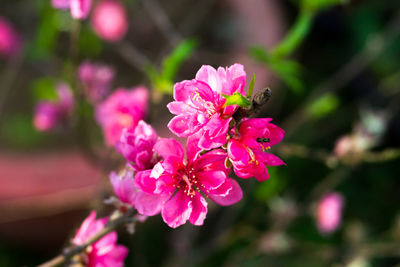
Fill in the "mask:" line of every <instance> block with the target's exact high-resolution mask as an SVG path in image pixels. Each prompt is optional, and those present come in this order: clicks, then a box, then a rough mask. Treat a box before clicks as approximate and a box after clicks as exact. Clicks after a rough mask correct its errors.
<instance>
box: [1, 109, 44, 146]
mask: <svg viewBox="0 0 400 267" xmlns="http://www.w3.org/2000/svg"><path fill="white" fill-rule="evenodd" d="M0 132H1V138H2V141H3V142H4V144H7V145H8V146H11V147H13V148H15V147H18V148H27V147H34V146H35V145H38V144H40V143H43V141H46V138H45V136H44V135H43V134H42V133H39V132H37V131H36V130H35V129H34V128H33V124H32V117H31V116H29V115H27V114H13V115H11V116H9V117H5V118H4V119H2V121H1V123H0Z"/></svg>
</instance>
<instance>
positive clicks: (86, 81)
mask: <svg viewBox="0 0 400 267" xmlns="http://www.w3.org/2000/svg"><path fill="white" fill-rule="evenodd" d="M78 77H79V79H80V80H81V81H82V83H83V85H84V88H85V94H86V96H87V98H88V99H89V100H90V101H91V102H92V103H97V102H99V101H101V100H103V98H104V97H105V96H106V95H107V94H108V92H109V91H110V89H111V83H112V80H113V79H114V71H113V69H112V68H110V67H108V66H106V65H100V64H94V63H91V62H88V61H85V62H83V63H82V64H81V65H80V66H79V69H78Z"/></svg>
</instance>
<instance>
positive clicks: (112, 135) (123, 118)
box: [96, 87, 149, 146]
mask: <svg viewBox="0 0 400 267" xmlns="http://www.w3.org/2000/svg"><path fill="white" fill-rule="evenodd" d="M148 98H149V93H148V90H147V89H146V88H145V87H137V88H134V89H131V90H126V89H117V90H116V91H114V92H113V93H112V94H111V95H110V96H109V97H108V98H107V99H106V100H105V101H103V102H102V103H100V104H99V105H98V106H97V107H96V120H97V122H98V123H99V124H100V126H101V127H102V129H103V134H104V138H105V142H106V144H107V145H108V146H113V145H114V144H115V142H117V141H118V140H120V137H121V134H122V130H123V129H124V128H128V130H133V129H134V128H135V127H136V125H137V124H138V122H139V121H140V120H142V119H144V117H145V116H146V113H147V102H148Z"/></svg>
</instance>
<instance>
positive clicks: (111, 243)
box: [72, 211, 128, 267]
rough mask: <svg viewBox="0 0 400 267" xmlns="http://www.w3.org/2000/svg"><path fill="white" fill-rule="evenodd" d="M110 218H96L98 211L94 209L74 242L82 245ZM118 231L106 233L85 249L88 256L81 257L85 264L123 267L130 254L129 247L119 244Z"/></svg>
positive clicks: (77, 233)
mask: <svg viewBox="0 0 400 267" xmlns="http://www.w3.org/2000/svg"><path fill="white" fill-rule="evenodd" d="M107 221H108V218H102V219H98V220H96V212H95V211H92V212H91V213H90V215H89V217H87V218H86V219H85V220H84V221H83V223H82V225H81V227H80V228H79V229H78V231H77V232H76V235H75V237H74V238H73V240H72V243H73V244H75V245H82V244H83V243H84V242H85V241H86V240H88V239H89V238H91V237H93V236H94V235H95V234H97V233H98V232H99V231H100V230H102V229H103V228H104V226H105V225H106V224H107ZM116 242H117V233H116V232H115V231H113V232H111V233H109V234H107V235H105V236H104V237H102V238H101V239H99V240H98V241H96V242H94V243H93V244H92V245H90V246H88V247H87V248H86V250H85V254H86V257H81V259H82V260H83V262H82V263H83V264H85V265H86V266H88V267H99V266H103V267H122V266H124V260H125V258H126V256H127V254H128V249H127V248H126V247H124V246H122V245H117V243H116Z"/></svg>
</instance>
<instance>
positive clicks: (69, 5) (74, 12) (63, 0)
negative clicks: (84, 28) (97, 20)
mask: <svg viewBox="0 0 400 267" xmlns="http://www.w3.org/2000/svg"><path fill="white" fill-rule="evenodd" d="M51 4H52V6H53V7H54V8H57V9H70V11H71V16H72V17H73V18H74V19H85V18H87V16H88V15H89V12H90V7H91V5H92V0H51Z"/></svg>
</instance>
